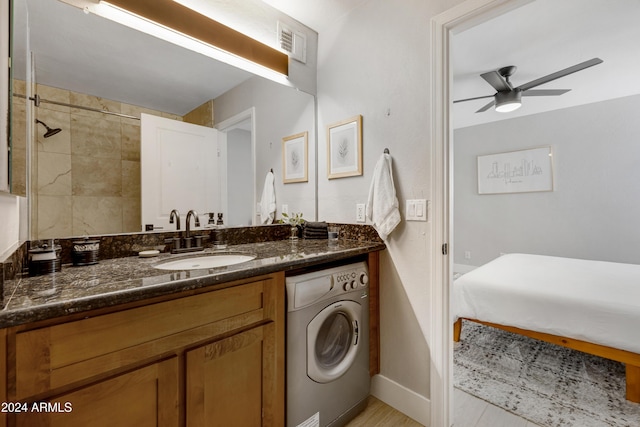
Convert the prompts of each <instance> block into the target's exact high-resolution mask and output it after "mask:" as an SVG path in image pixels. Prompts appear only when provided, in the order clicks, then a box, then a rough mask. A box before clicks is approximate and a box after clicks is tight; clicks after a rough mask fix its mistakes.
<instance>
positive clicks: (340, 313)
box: [307, 301, 362, 383]
mask: <svg viewBox="0 0 640 427" xmlns="http://www.w3.org/2000/svg"><path fill="white" fill-rule="evenodd" d="M361 311H362V308H361V306H360V304H358V303H357V302H354V301H338V302H336V303H333V304H331V305H330V306H328V307H326V308H325V309H323V310H322V311H321V312H320V313H318V314H317V315H316V317H314V318H313V320H311V322H309V325H308V326H307V375H308V376H309V378H311V379H312V380H313V381H316V382H319V383H328V382H331V381H334V380H336V379H338V378H340V377H341V376H342V375H343V374H344V373H345V372H347V370H348V369H349V368H350V367H351V365H352V363H353V360H354V359H355V357H356V354H357V353H358V348H359V347H360V337H359V334H360V331H359V327H360V323H361V322H360V319H361Z"/></svg>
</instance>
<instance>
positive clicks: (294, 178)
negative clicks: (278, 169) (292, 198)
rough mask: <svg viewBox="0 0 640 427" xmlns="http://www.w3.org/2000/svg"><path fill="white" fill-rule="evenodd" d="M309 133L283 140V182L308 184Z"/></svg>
mask: <svg viewBox="0 0 640 427" xmlns="http://www.w3.org/2000/svg"><path fill="white" fill-rule="evenodd" d="M307 148H308V132H302V133H298V134H295V135H291V136H287V137H284V138H282V182H284V183H285V184H289V183H292V182H307V181H308V180H309V178H308V172H307V171H308V166H309V161H308V158H309V156H308V154H307Z"/></svg>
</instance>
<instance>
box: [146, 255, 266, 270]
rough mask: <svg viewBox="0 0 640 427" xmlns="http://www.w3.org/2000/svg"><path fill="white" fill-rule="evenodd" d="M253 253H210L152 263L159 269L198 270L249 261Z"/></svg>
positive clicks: (252, 257) (253, 256)
mask: <svg viewBox="0 0 640 427" xmlns="http://www.w3.org/2000/svg"><path fill="white" fill-rule="evenodd" d="M254 258H255V255H245V254H228V253H226V254H212V255H200V256H192V257H188V258H180V259H176V260H173V261H165V262H161V263H159V264H156V265H154V266H153V267H154V268H157V269H159V270H198V269H202V268H216V267H225V266H227V265H233V264H240V263H243V262H247V261H251V260H252V259H254Z"/></svg>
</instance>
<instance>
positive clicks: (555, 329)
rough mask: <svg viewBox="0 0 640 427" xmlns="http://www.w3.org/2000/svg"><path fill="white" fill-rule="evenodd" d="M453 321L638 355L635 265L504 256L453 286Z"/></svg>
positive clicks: (639, 287) (638, 272) (639, 283)
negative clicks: (482, 323) (480, 322)
mask: <svg viewBox="0 0 640 427" xmlns="http://www.w3.org/2000/svg"><path fill="white" fill-rule="evenodd" d="M451 297H452V311H453V316H454V320H455V319H457V318H459V317H467V318H470V319H477V320H483V321H486V322H491V323H497V324H501V325H507V326H515V327H518V328H522V329H528V330H532V331H537V332H545V333H549V334H554V335H559V336H564V337H569V338H575V339H579V340H583V341H588V342H591V343H595V344H601V345H605V346H609V347H614V348H618V349H622V350H628V351H631V352H634V353H640V265H635V264H621V263H614V262H604V261H587V260H580V259H572V258H558V257H551V256H542V255H526V254H508V255H503V256H501V257H499V258H496V259H495V260H493V261H491V262H489V263H487V264H485V265H483V266H481V267H478V268H477V269H475V270H473V271H471V272H469V273H467V274H464V275H463V276H461V277H460V278H458V279H456V280H455V281H454V283H453V292H452V295H451Z"/></svg>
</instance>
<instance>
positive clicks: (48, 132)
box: [36, 119, 62, 138]
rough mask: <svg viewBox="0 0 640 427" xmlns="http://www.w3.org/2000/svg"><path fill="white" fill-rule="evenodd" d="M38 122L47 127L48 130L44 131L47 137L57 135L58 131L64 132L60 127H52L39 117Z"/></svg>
mask: <svg viewBox="0 0 640 427" xmlns="http://www.w3.org/2000/svg"><path fill="white" fill-rule="evenodd" d="M36 123H40V124H41V125H42V126H44V127H45V128H47V131H46V132H45V133H44V137H45V138H49V137H50V136H53V135H55V134H57V133H60V132H62V129H60V128H55V129H51V128H50V127H49V126H47V125H46V123H45V122H43V121H40V120H38V119H36Z"/></svg>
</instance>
